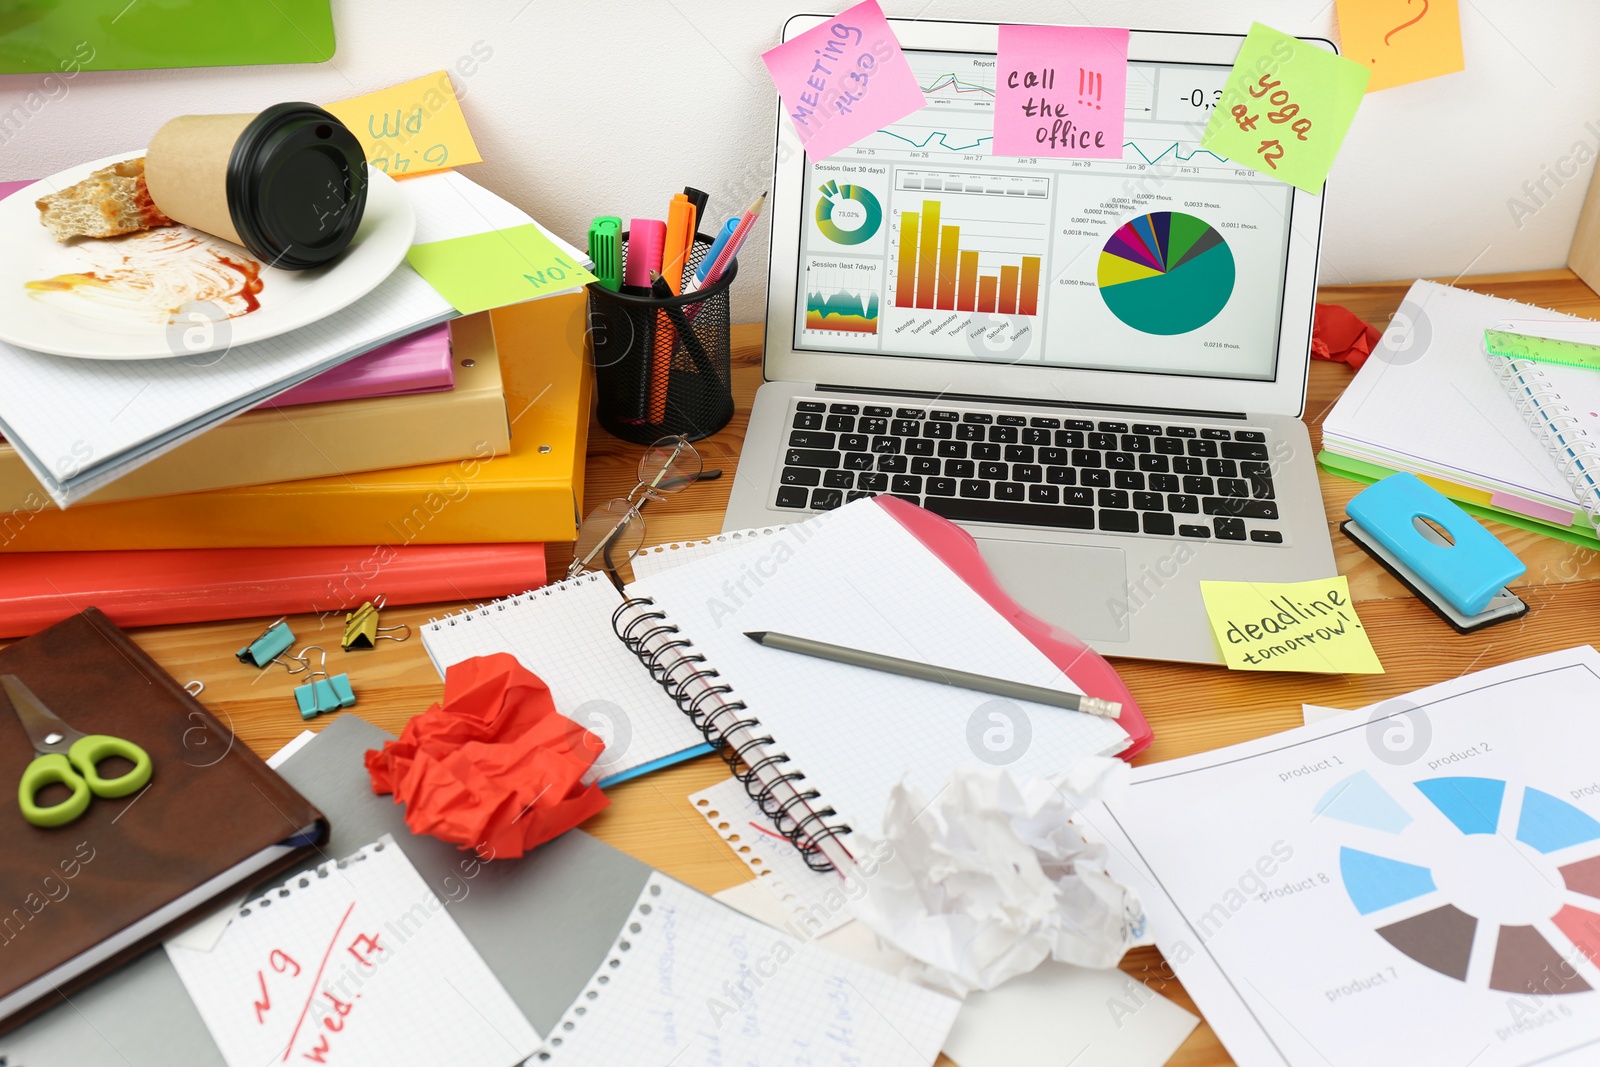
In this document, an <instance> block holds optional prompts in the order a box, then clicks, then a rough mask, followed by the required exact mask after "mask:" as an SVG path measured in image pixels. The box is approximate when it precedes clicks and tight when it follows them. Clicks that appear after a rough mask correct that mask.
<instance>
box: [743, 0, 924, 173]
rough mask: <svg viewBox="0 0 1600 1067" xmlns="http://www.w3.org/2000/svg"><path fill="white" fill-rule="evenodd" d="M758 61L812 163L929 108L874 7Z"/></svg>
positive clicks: (869, 4) (869, 1)
mask: <svg viewBox="0 0 1600 1067" xmlns="http://www.w3.org/2000/svg"><path fill="white" fill-rule="evenodd" d="M761 58H762V59H763V60H764V61H766V64H767V70H768V71H769V72H771V74H772V80H773V82H774V83H776V84H777V86H778V96H779V98H780V99H782V101H783V110H784V111H785V112H786V113H787V114H788V116H789V121H790V122H792V123H793V124H794V129H795V132H796V133H797V134H799V135H800V143H801V144H802V145H803V146H804V147H805V150H806V154H807V155H809V156H810V157H811V158H812V159H814V160H815V159H826V158H828V157H829V156H831V155H833V154H834V153H835V152H838V151H839V150H840V149H843V148H848V147H849V146H850V145H853V144H855V143H856V142H857V141H859V140H861V138H863V137H865V136H867V135H868V134H870V133H872V132H873V131H874V130H877V129H878V128H879V127H881V126H887V125H889V124H890V123H893V122H899V121H900V120H901V119H903V118H905V117H906V116H907V115H909V114H911V113H912V112H914V111H918V110H920V109H921V108H922V105H923V104H925V103H926V102H927V100H926V98H925V97H924V96H923V95H922V89H921V88H920V87H919V86H918V85H917V76H916V75H915V74H913V73H912V72H911V64H910V63H908V62H907V61H906V57H905V53H904V52H902V51H900V42H899V41H898V40H897V39H896V38H895V35H894V31H893V30H891V29H890V28H889V20H888V19H886V18H884V17H883V10H882V9H881V8H880V7H878V3H877V0H864V2H863V3H859V4H857V5H856V6H855V7H852V8H850V9H849V10H847V11H844V12H841V13H840V14H838V15H835V16H834V17H833V18H831V19H829V20H828V21H827V22H824V23H823V24H822V25H820V26H816V27H813V28H812V29H809V30H807V31H806V32H805V33H802V34H801V35H800V36H798V37H796V38H794V39H793V40H791V41H785V42H784V43H783V44H781V45H779V46H778V47H776V48H774V49H772V50H771V51H769V52H767V53H765V54H763V55H762V57H761Z"/></svg>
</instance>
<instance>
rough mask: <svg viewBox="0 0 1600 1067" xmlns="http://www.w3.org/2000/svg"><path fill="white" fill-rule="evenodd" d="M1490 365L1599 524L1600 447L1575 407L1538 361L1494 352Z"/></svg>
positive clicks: (1582, 505)
mask: <svg viewBox="0 0 1600 1067" xmlns="http://www.w3.org/2000/svg"><path fill="white" fill-rule="evenodd" d="M1489 365H1490V366H1491V367H1492V368H1493V369H1494V372H1495V373H1496V374H1497V375H1499V377H1500V381H1501V382H1502V384H1504V386H1505V389H1506V392H1507V393H1508V394H1509V395H1510V397H1511V400H1512V402H1513V403H1514V404H1516V405H1517V410H1518V411H1519V412H1520V413H1521V414H1522V418H1523V420H1524V421H1525V422H1527V424H1528V426H1529V428H1530V429H1532V430H1533V432H1534V433H1535V434H1536V435H1537V436H1538V437H1539V438H1540V439H1541V440H1542V441H1544V442H1545V451H1547V452H1549V453H1550V456H1551V458H1552V459H1554V460H1555V461H1556V466H1558V467H1560V468H1561V473H1562V474H1563V475H1565V476H1566V478H1567V480H1568V481H1570V482H1571V483H1572V488H1573V492H1574V493H1576V494H1577V496H1578V506H1579V507H1580V508H1582V509H1583V512H1584V514H1585V515H1587V516H1588V517H1589V521H1590V522H1591V523H1593V524H1595V526H1597V527H1600V480H1597V479H1600V447H1597V446H1596V444H1595V443H1594V442H1593V441H1592V440H1591V439H1590V438H1589V434H1588V433H1587V431H1585V430H1584V429H1583V428H1582V426H1583V424H1582V421H1581V420H1579V419H1578V418H1577V417H1576V416H1574V415H1573V414H1572V409H1571V408H1569V407H1568V406H1567V405H1566V404H1564V403H1562V402H1561V393H1560V392H1559V391H1558V390H1557V389H1555V388H1554V387H1553V386H1552V385H1551V384H1550V382H1549V380H1548V379H1547V378H1545V376H1544V374H1543V373H1542V372H1541V371H1540V369H1539V365H1538V364H1537V363H1536V362H1534V361H1531V360H1526V359H1507V358H1505V357H1504V356H1496V355H1491V356H1490V357H1489Z"/></svg>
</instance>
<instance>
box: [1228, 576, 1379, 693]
mask: <svg viewBox="0 0 1600 1067" xmlns="http://www.w3.org/2000/svg"><path fill="white" fill-rule="evenodd" d="M1200 595H1201V596H1203V597H1204V598H1205V602H1206V615H1207V616H1208V617H1209V618H1210V620H1211V633H1212V635H1213V636H1215V637H1216V639H1217V645H1218V647H1219V648H1221V649H1222V658H1223V659H1224V660H1226V661H1227V664H1228V669H1229V670H1235V671H1304V672H1308V673H1313V674H1382V673H1383V664H1381V663H1379V662H1378V654H1377V653H1376V652H1374V651H1373V650H1372V642H1371V641H1370V640H1369V639H1368V638H1367V631H1366V629H1365V628H1364V627H1363V626H1362V625H1361V619H1360V618H1358V617H1357V616H1356V609H1355V607H1354V605H1353V604H1352V603H1351V600H1350V583H1349V582H1348V581H1347V580H1346V579H1345V577H1344V576H1343V575H1339V576H1337V577H1334V578H1322V579H1318V580H1317V581H1313V582H1201V583H1200Z"/></svg>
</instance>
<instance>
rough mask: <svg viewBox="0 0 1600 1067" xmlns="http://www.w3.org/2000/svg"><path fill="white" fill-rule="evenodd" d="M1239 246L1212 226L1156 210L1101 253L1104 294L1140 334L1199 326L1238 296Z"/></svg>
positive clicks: (1169, 332) (1122, 232) (1129, 225)
mask: <svg viewBox="0 0 1600 1067" xmlns="http://www.w3.org/2000/svg"><path fill="white" fill-rule="evenodd" d="M1233 278H1234V266H1233V250H1232V249H1230V248H1229V247H1228V242H1226V241H1224V240H1223V239H1222V235H1221V234H1220V233H1218V232H1217V231H1216V230H1215V229H1213V228H1212V226H1211V224H1210V223H1208V222H1206V221H1205V220H1203V219H1197V218H1195V217H1194V216H1193V215H1185V214H1184V213H1183V212H1181V211H1154V212H1151V213H1150V214H1148V215H1140V216H1139V217H1138V218H1136V219H1133V220H1132V221H1130V222H1126V223H1124V224H1123V225H1122V228H1121V229H1119V230H1117V232H1116V233H1114V234H1112V235H1111V238H1110V240H1108V241H1106V243H1105V247H1104V248H1103V249H1101V252H1100V269H1099V276H1098V281H1099V283H1100V298H1101V299H1102V300H1104V301H1105V302H1106V307H1108V308H1110V309H1111V314H1113V315H1115V316H1116V317H1117V318H1119V319H1121V320H1122V322H1123V323H1124V324H1125V325H1127V326H1130V327H1132V328H1133V329H1135V330H1138V331H1139V332H1140V333H1153V334H1163V335H1172V334H1179V333H1188V332H1189V331H1190V330H1198V329H1199V328H1200V327H1202V326H1204V325H1205V324H1206V323H1208V322H1210V321H1211V320H1212V319H1214V318H1216V317H1217V313H1218V312H1220V311H1221V310H1222V309H1223V307H1224V306H1226V305H1227V303H1228V298H1229V297H1230V296H1232V295H1233Z"/></svg>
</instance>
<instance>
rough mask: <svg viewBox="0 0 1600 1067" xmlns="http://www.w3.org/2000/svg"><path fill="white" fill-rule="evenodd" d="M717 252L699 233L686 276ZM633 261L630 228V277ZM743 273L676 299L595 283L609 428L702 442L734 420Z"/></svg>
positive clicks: (594, 312) (628, 434)
mask: <svg viewBox="0 0 1600 1067" xmlns="http://www.w3.org/2000/svg"><path fill="white" fill-rule="evenodd" d="M710 250H711V238H710V237H707V236H706V235H705V234H696V235H695V241H694V248H693V250H692V251H691V252H690V254H689V263H688V267H687V269H685V271H684V278H685V279H689V278H692V277H693V276H694V272H695V270H696V269H698V267H699V266H700V263H701V262H702V261H703V260H704V259H705V257H706V253H707V252H709V251H710ZM627 263H628V235H627V234H623V235H622V270H623V276H624V277H626V276H627V275H626V271H627ZM737 274H738V264H737V262H732V263H729V264H728V269H727V270H726V271H725V272H724V273H723V275H722V277H721V278H718V279H717V281H716V282H715V284H713V285H709V286H707V287H706V288H704V289H701V290H700V291H699V292H695V293H685V294H684V295H683V296H677V297H673V298H672V299H670V300H657V299H655V298H654V297H649V296H635V295H633V294H631V293H614V292H612V291H611V290H610V289H607V288H605V287H604V286H603V285H600V284H599V283H598V282H595V283H591V284H590V285H589V287H588V289H589V350H590V356H591V358H592V359H593V360H594V378H595V392H596V394H597V395H598V396H599V400H598V402H597V403H596V405H595V407H596V416H597V417H598V418H599V420H600V425H601V426H602V427H604V428H605V430H606V432H607V433H610V434H612V435H614V436H616V437H620V438H622V439H623V440H624V441H632V442H635V443H636V444H641V445H647V444H651V443H653V442H655V441H656V440H658V439H660V438H662V437H669V436H672V435H673V434H682V435H683V436H685V437H687V438H688V439H689V440H691V441H698V440H700V439H701V438H703V437H710V436H711V435H712V434H714V433H716V432H717V431H718V430H720V429H722V428H723V427H724V426H726V425H727V424H728V421H729V420H730V419H732V418H733V386H732V381H731V379H730V377H729V370H730V368H729V346H730V340H731V337H730V332H729V325H728V313H729V300H728V290H729V287H730V286H731V285H732V284H733V279H734V278H735V276H737Z"/></svg>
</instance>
